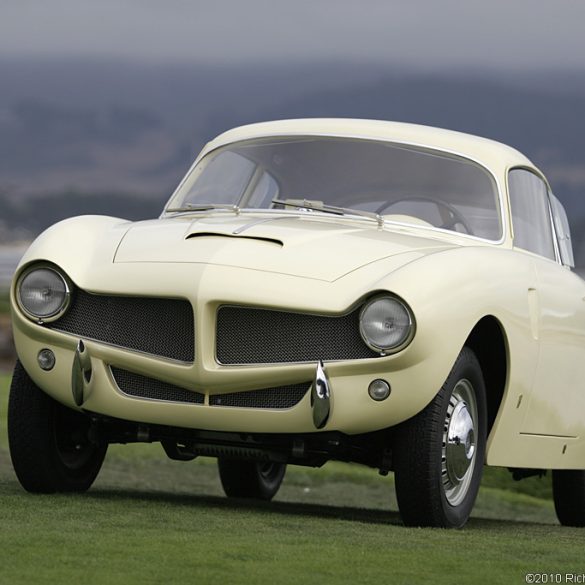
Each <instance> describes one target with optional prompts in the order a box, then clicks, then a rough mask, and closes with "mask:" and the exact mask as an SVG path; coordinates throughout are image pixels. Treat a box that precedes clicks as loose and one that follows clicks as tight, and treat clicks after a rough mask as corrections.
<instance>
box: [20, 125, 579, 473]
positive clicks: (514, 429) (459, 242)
mask: <svg viewBox="0 0 585 585" xmlns="http://www.w3.org/2000/svg"><path fill="white" fill-rule="evenodd" d="M310 134H316V135H336V136H337V135H338V136H356V137H362V138H368V139H376V140H389V141H392V142H397V143H406V144H414V145H420V146H426V147H428V148H436V149H441V150H445V151H447V152H451V153H454V154H460V155H462V156H466V157H468V158H471V159H473V160H475V161H476V162H479V163H480V164H482V165H483V166H484V167H485V168H487V169H488V170H489V171H490V172H491V173H492V174H493V176H494V177H495V180H496V183H497V185H498V188H499V190H500V193H501V201H502V221H503V225H504V230H503V236H502V239H501V241H499V242H487V241H483V240H480V239H478V238H473V237H469V236H464V235H458V234H455V233H452V232H447V231H444V230H437V229H434V228H430V227H426V226H412V225H411V226H408V225H403V224H400V223H392V222H386V223H385V225H384V226H383V227H380V226H378V225H377V224H376V223H375V222H372V221H369V220H367V219H358V218H348V217H344V218H339V217H335V216H326V215H323V214H302V213H294V212H282V211H281V212H274V211H270V212H269V211H243V212H242V213H240V214H239V215H237V214H235V213H230V212H225V211H215V212H205V213H197V214H188V215H180V216H175V217H172V216H170V215H169V216H166V215H165V214H163V217H161V219H159V220H154V221H149V222H138V223H130V222H126V221H124V220H121V219H116V218H107V217H98V216H89V217H82V218H74V219H71V220H67V221H65V222H62V223H60V224H57V225H56V226H53V227H52V228H50V229H49V230H47V231H46V232H45V233H44V234H42V235H41V236H40V237H39V238H38V239H37V240H36V241H35V242H34V243H33V245H32V246H31V248H30V249H29V250H28V252H27V253H26V255H25V256H24V258H23V259H22V262H21V265H20V268H19V272H20V270H22V269H23V268H25V267H26V266H28V265H30V264H31V263H35V262H38V261H49V262H52V263H54V264H56V265H58V266H59V267H60V268H61V269H62V270H63V271H65V272H66V273H67V275H68V276H69V278H70V279H71V280H72V282H73V283H74V284H75V285H76V286H78V287H80V288H81V289H83V290H85V291H88V292H92V293H96V294H116V295H136V296H152V297H167V298H168V297H172V298H182V299H187V300H188V301H190V302H191V304H192V306H193V309H194V315H195V324H196V331H195V347H196V353H195V360H194V363H193V364H184V363H179V362H174V361H171V360H165V359H162V358H158V357H154V356H149V355H145V354H140V353H138V352H133V351H129V350H124V349H120V348H117V347H112V346H108V345H106V344H103V343H99V342H94V341H91V340H84V342H86V346H87V348H88V350H89V353H90V355H91V359H92V365H93V369H94V372H95V375H94V376H93V378H92V381H91V384H90V387H89V392H88V395H87V398H86V401H85V403H84V404H83V408H84V409H86V410H88V411H91V412H96V413H101V414H105V415H109V416H113V417H117V418H122V419H127V420H132V421H138V422H144V423H151V424H164V425H172V426H180V427H186V428H194V429H208V430H217V431H240V432H266V433H310V432H318V431H316V429H315V427H314V425H313V422H312V417H311V408H310V404H309V395H306V396H305V398H304V399H303V400H302V401H301V402H300V403H299V404H298V405H297V406H295V407H293V408H291V409H288V410H266V409H249V408H246V409H238V408H227V407H221V408H218V407H210V406H209V405H208V399H206V403H205V404H204V405H194V404H184V403H172V402H159V401H152V400H144V399H137V398H132V397H129V396H127V395H125V394H123V393H122V392H121V391H120V390H119V389H118V388H117V386H116V384H115V382H114V381H113V379H112V376H111V374H110V372H109V366H117V367H120V368H124V369H127V370H129V371H133V372H137V373H140V374H142V375H144V376H149V377H152V378H155V379H159V380H162V381H165V382H168V383H171V384H174V385H176V386H180V387H182V388H185V389H187V390H193V391H198V392H201V393H203V394H205V395H206V396H207V397H208V396H209V395H210V394H218V393H224V392H225V393H227V392H237V391H246V390H255V389H261V388H267V387H272V386H279V385H285V384H296V383H301V382H306V381H311V380H312V379H313V377H314V374H315V367H316V364H314V363H307V364H276V365H259V366H249V365H248V366H222V365H220V364H219V363H218V362H217V360H216V358H215V354H214V348H215V315H216V312H217V309H218V307H220V306H221V305H224V304H237V305H245V306H257V307H265V308H278V309H284V310H288V311H293V312H302V313H315V314H325V315H341V314H344V313H346V312H348V310H350V309H351V308H353V307H355V306H357V304H358V303H359V302H360V301H361V300H363V299H364V298H366V297H368V296H369V295H371V293H372V292H374V291H390V292H392V293H393V294H395V295H398V296H399V297H401V298H402V299H404V300H405V301H406V302H407V303H408V305H409V306H410V308H411V309H412V311H413V314H414V315H415V319H416V334H415V336H414V339H413V341H412V343H411V344H410V345H409V346H408V347H407V348H406V349H404V350H402V351H401V352H399V353H397V354H394V355H391V356H387V357H378V358H373V359H361V360H351V361H340V362H328V363H326V364H325V367H326V370H327V374H328V376H329V379H330V382H331V388H332V410H331V415H330V418H329V420H328V421H327V424H326V426H325V427H324V428H323V429H322V431H341V432H344V433H347V434H360V433H365V432H369V431H374V430H379V429H383V428H387V427H389V426H393V425H395V424H397V423H399V422H401V421H404V420H406V419H408V418H410V417H412V416H413V415H415V414H416V413H418V412H419V411H420V410H421V409H423V408H424V407H425V406H426V405H427V404H428V403H429V402H430V401H431V400H432V399H433V397H434V396H435V394H436V393H437V391H438V390H439V389H440V387H441V385H442V384H443V382H444V380H445V379H446V378H447V375H448V374H449V371H450V370H451V367H452V365H453V363H454V362H455V359H456V358H457V356H458V354H459V352H460V351H461V348H462V347H463V345H464V344H465V341H466V339H467V337H468V336H469V334H470V332H471V331H472V329H473V328H474V326H475V325H476V324H477V323H478V322H479V321H480V320H481V319H482V318H483V317H485V316H492V317H494V318H496V319H497V320H498V321H499V323H500V325H501V328H502V331H503V332H504V335H505V339H506V343H507V353H508V378H507V382H506V389H505V393H504V397H503V400H502V403H501V406H500V409H499V413H498V417H497V419H496V422H495V424H494V426H493V429H492V431H491V434H490V437H489V442H488V453H487V461H488V463H489V464H491V465H501V466H510V467H527V468H567V469H570V468H575V469H585V393H584V392H583V391H582V389H581V384H582V380H583V378H584V374H585V359H584V357H585V338H584V332H585V302H584V299H585V284H584V283H583V281H582V280H581V279H580V278H578V277H577V276H576V275H575V274H573V273H571V272H570V271H569V270H567V269H565V268H564V267H562V266H560V265H559V264H557V263H556V262H553V261H550V260H545V259H542V258H539V257H537V256H535V255H533V254H530V253H527V252H524V251H521V250H515V249H514V248H513V246H512V234H511V230H510V229H509V223H510V222H509V208H508V205H507V198H506V176H507V171H508V170H509V168H512V167H515V166H522V167H528V168H532V169H534V167H533V165H532V163H530V161H529V160H528V159H526V158H525V157H524V156H523V155H521V154H520V153H518V152H517V151H515V150H513V149H510V148H508V147H505V146H503V145H500V144H498V143H494V142H491V141H489V140H484V139H480V138H476V137H470V136H467V135H463V134H459V133H455V132H449V131H443V130H437V129H428V128H423V127H419V126H412V125H407V124H392V123H382V122H368V121H365V122H364V121H353V120H342V121H339V120H338V121H334V120H302V121H298V120H297V121H284V122H277V123H266V124H258V125H253V126H249V127H243V128H240V129H236V130H233V131H230V132H227V133H225V134H224V135H222V136H220V137H219V138H217V139H216V140H215V141H213V142H212V143H210V144H209V145H207V146H206V148H205V149H204V151H203V153H202V156H203V155H204V154H205V153H207V152H209V151H210V150H212V149H214V148H217V147H219V146H222V145H225V144H228V143H229V142H232V141H238V140H243V139H248V138H253V137H259V136H267V135H268V136H270V135H285V136H290V135H310ZM534 170H535V172H538V171H537V170H536V169H534ZM259 220H262V221H259ZM250 225H251V227H247V228H246V229H245V230H244V231H243V232H241V233H240V234H239V235H236V234H235V233H234V232H236V233H237V232H238V230H239V229H240V228H243V227H246V226H250ZM19 272H17V278H18V273H19ZM15 281H16V279H15ZM12 294H13V297H14V294H15V291H14V289H13V291H12ZM13 301H14V298H13ZM13 321H14V336H15V343H16V347H17V351H18V354H19V357H20V359H21V361H22V362H23V365H24V367H25V368H26V370H27V372H28V373H29V375H30V376H31V377H32V378H33V379H34V380H35V382H36V383H37V384H38V385H39V386H40V387H41V388H43V390H45V391H46V392H47V393H49V394H50V395H52V396H53V397H54V398H56V399H57V400H59V401H61V402H62V403H64V404H67V405H68V406H71V407H74V403H73V398H72V394H71V368H72V363H73V356H74V350H75V347H76V345H77V342H78V341H79V338H78V337H75V336H73V335H68V334H64V333H59V332H57V331H53V330H50V329H47V328H45V327H43V326H42V325H39V324H37V323H34V322H31V321H30V320H28V319H27V318H26V317H25V316H24V315H23V314H22V313H21V312H20V310H19V309H18V308H17V304H16V303H15V302H13ZM45 347H50V348H51V349H53V350H54V351H55V354H56V356H57V364H56V367H55V368H54V369H53V370H52V371H51V372H44V371H42V370H41V369H40V368H39V366H38V364H37V361H36V356H37V354H38V351H39V350H40V349H42V348H45ZM377 377H383V378H385V379H387V380H388V381H389V382H390V384H391V386H392V393H391V395H390V397H389V398H388V399H387V400H385V401H383V402H374V401H373V400H371V399H370V397H369V395H368V391H367V389H368V384H369V383H370V382H371V381H372V380H373V379H375V378H377Z"/></svg>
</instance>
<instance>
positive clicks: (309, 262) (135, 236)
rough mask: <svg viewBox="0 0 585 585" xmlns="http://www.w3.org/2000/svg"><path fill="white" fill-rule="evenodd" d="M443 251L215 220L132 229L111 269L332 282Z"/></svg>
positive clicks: (350, 225)
mask: <svg viewBox="0 0 585 585" xmlns="http://www.w3.org/2000/svg"><path fill="white" fill-rule="evenodd" d="M307 215H308V214H307ZM449 247H453V245H452V244H447V243H444V242H440V241H437V240H433V239H430V238H428V237H419V236H417V235H414V234H412V233H401V232H399V231H390V230H388V229H378V228H377V227H376V226H373V225H369V224H367V223H364V222H362V221H359V222H357V221H351V220H341V221H340V220H339V219H336V220H329V218H325V219H321V218H315V217H304V216H303V217H296V216H276V217H273V218H266V217H250V216H244V215H240V216H230V217H225V216H223V215H214V216H206V217H201V218H197V219H195V220H193V219H192V218H190V219H186V218H176V217H175V218H169V219H161V220H152V221H145V222H138V223H135V224H133V225H132V226H131V227H130V228H129V229H128V230H127V231H126V233H125V234H124V236H123V238H122V241H121V242H120V245H119V246H118V249H117V251H116V254H115V258H114V262H116V263H124V262H126V263H135V262H164V263H198V264H209V265H219V266H234V267H239V268H247V269H250V270H261V271H264V272H274V273H280V274H288V275H293V276H300V277H304V278H312V279H317V280H325V281H334V280H337V279H338V278H341V277H342V276H344V275H346V274H348V273H349V272H352V271H354V270H356V269H358V268H361V267H362V266H365V265H367V264H370V263H372V262H376V261H378V260H382V259H385V258H390V257H398V256H401V257H402V258H403V262H400V261H398V262H393V268H396V267H398V266H399V265H402V264H404V263H406V262H410V261H412V260H413V259H416V258H417V257H420V256H423V255H426V254H428V253H432V252H435V251H438V250H443V249H446V248H449ZM395 260H398V258H395Z"/></svg>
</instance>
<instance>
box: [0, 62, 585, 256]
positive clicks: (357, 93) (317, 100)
mask: <svg viewBox="0 0 585 585" xmlns="http://www.w3.org/2000/svg"><path fill="white" fill-rule="evenodd" d="M0 79H1V80H2V91H1V92H0V242H1V241H3V240H4V241H7V240H10V239H14V238H16V237H31V236H33V235H35V234H36V233H38V232H39V231H40V230H42V229H44V228H45V227H47V226H48V225H50V224H51V223H54V222H55V221H57V220H59V219H61V218H63V217H67V216H70V215H78V214H81V213H103V214H109V215H117V216H121V217H127V218H129V219H139V218H146V217H152V216H155V215H156V214H157V213H158V212H159V211H160V208H161V206H162V204H163V203H164V201H165V200H166V199H167V197H168V196H169V194H170V192H171V191H172V189H173V188H174V186H175V185H176V184H177V182H178V181H179V179H180V178H181V176H182V175H183V174H184V172H185V171H186V170H187V168H188V166H189V164H190V163H191V161H192V159H193V158H194V156H195V155H196V153H197V151H198V150H199V149H200V148H201V147H202V146H203V144H204V143H205V142H206V141H207V140H209V139H210V138H212V137H213V136H214V135H216V134H218V133H219V132H221V131H223V130H226V129H228V128H230V127H232V126H235V125H240V124H245V123H249V122H256V121H261V120H267V119H277V118H290V117H313V116H342V117H363V118H377V119H387V120H398V121H407V122H415V123H421V124H429V125H434V126H440V127H445V128H451V129H455V130H461V131H464V132H471V133H474V134H478V135H481V136H486V137H489V138H493V139H496V140H500V141H502V142H505V143H507V144H510V145H512V146H514V147H516V148H518V149H519V150H521V151H522V152H524V153H525V154H527V155H528V156H529V157H530V158H531V159H532V160H533V161H534V162H535V163H536V164H537V165H538V166H540V168H542V170H543V171H544V172H545V173H546V174H547V176H548V177H549V179H550V181H551V183H552V185H553V189H554V190H555V192H556V194H557V196H559V198H560V199H561V200H562V201H563V202H564V203H565V205H566V207H567V210H568V212H569V217H570V218H571V222H572V229H573V236H574V243H575V248H576V251H577V257H578V263H579V264H580V265H585V198H583V197H582V194H583V193H585V164H584V162H585V117H584V116H583V110H584V107H583V106H584V105H585V80H584V79H583V77H582V76H580V77H579V76H576V75H574V74H572V73H571V72H555V73H551V72H532V73H530V74H528V73H527V74H522V75H515V76H514V75H511V74H506V75H505V76H503V75H501V74H500V75H499V76H496V75H495V74H489V73H485V74H483V75H480V74H479V73H478V72H472V73H470V72H459V73H452V74H448V75H447V74H441V75H438V74H437V75H434V74H430V73H407V72H404V71H402V72H400V71H392V70H388V69H387V68H384V67H382V66H376V65H368V66H365V65H356V64H346V65H344V64H329V63H324V64H319V63H316V64H312V65H307V64H303V65H301V64H299V65H289V66H286V67H279V68H277V67H275V66H262V65H256V66H249V67H223V68H218V67H213V68H210V67H204V66H200V67H199V66H196V65H192V64H190V65H186V64H185V65H174V66H172V67H169V66H167V67H165V66H162V65H157V66H151V67H148V66H136V65H133V64H130V63H112V62H97V61H90V62H76V61H68V62H56V61H46V62H38V61H26V60H24V61H23V60H18V61H17V60H12V61H8V60H4V61H0Z"/></svg>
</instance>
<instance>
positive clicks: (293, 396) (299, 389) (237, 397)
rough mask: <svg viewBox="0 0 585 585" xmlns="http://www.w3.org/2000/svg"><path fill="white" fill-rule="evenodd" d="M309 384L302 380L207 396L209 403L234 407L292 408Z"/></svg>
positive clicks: (301, 397) (303, 394)
mask: <svg viewBox="0 0 585 585" xmlns="http://www.w3.org/2000/svg"><path fill="white" fill-rule="evenodd" d="M310 386H311V383H310V382H304V383H303V384H294V385H291V386H279V387H277V388H265V389H263V390H250V391H249V392H232V393H230V394H214V395H212V396H210V397H209V404H210V405H211V406H232V407H236V408H274V409H284V408H292V407H293V406H296V405H297V404H298V403H299V402H300V401H301V400H302V399H303V397H304V396H305V394H306V393H307V391H308V390H309V388H310Z"/></svg>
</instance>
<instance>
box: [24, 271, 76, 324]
mask: <svg viewBox="0 0 585 585" xmlns="http://www.w3.org/2000/svg"><path fill="white" fill-rule="evenodd" d="M16 294H17V298H18V302H19V305H20V307H21V309H22V310H23V311H24V312H25V313H26V314H27V315H28V316H29V317H32V318H34V319H38V320H47V319H51V318H53V319H55V318H57V317H59V316H61V314H62V313H63V312H64V311H65V310H66V309H67V306H68V304H69V295H70V290H69V285H68V284H67V281H66V280H65V277H64V276H62V275H61V274H60V273H59V272H57V271H56V270H55V269H53V268H48V267H46V266H43V267H42V268H33V269H32V270H28V271H26V272H25V273H24V274H23V275H22V276H21V278H20V281H19V283H18V288H17V291H16Z"/></svg>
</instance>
